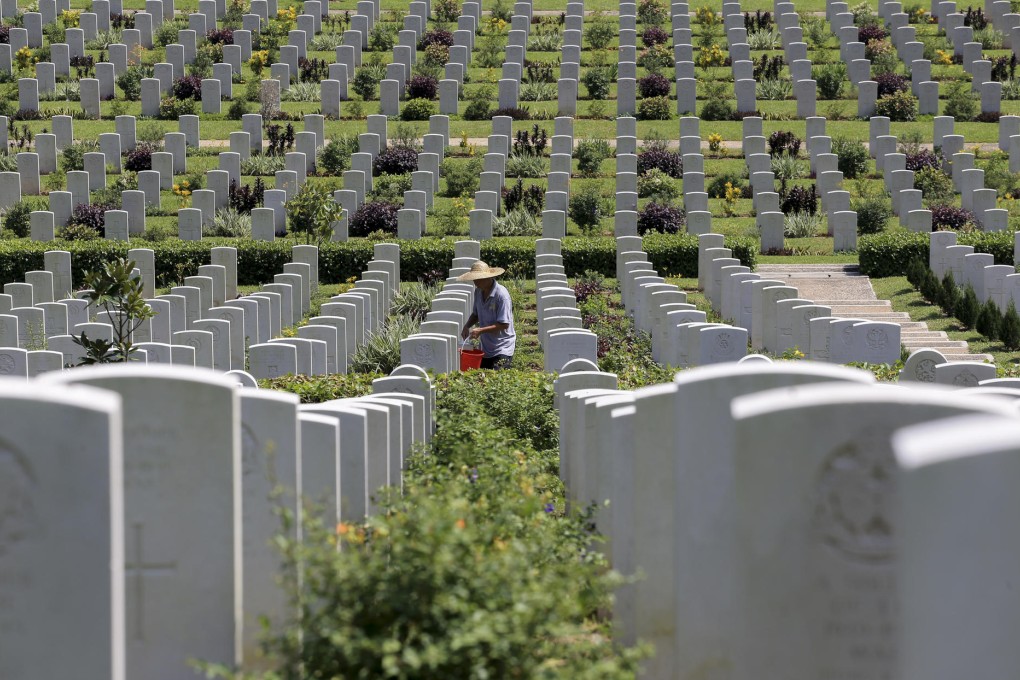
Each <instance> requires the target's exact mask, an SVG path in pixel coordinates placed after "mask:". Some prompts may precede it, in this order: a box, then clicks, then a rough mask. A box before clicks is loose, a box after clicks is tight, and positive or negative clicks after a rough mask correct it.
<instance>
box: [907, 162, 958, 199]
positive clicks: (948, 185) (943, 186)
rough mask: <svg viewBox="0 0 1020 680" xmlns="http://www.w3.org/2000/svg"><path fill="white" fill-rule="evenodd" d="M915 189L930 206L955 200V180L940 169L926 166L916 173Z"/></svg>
mask: <svg viewBox="0 0 1020 680" xmlns="http://www.w3.org/2000/svg"><path fill="white" fill-rule="evenodd" d="M914 188H915V189H920V190H921V195H922V196H923V197H924V200H925V201H926V202H928V203H929V204H941V203H948V202H949V201H951V200H952V199H953V194H954V189H953V180H952V178H951V177H950V176H949V175H947V174H946V173H944V172H942V170H940V169H939V168H933V167H931V166H925V167H923V168H921V169H920V170H918V171H917V172H915V173H914Z"/></svg>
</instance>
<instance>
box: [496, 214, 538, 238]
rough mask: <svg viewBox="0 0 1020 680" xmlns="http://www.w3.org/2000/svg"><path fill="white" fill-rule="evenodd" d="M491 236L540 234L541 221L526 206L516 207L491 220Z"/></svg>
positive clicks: (532, 235) (533, 235)
mask: <svg viewBox="0 0 1020 680" xmlns="http://www.w3.org/2000/svg"><path fill="white" fill-rule="evenodd" d="M492 235H493V236H501V237H506V236H531V237H535V236H541V235H542V223H541V222H540V221H539V217H538V216H537V215H535V214H534V213H532V212H530V211H528V210H527V209H526V208H516V209H514V210H511V211H509V212H508V213H506V214H505V215H498V216H496V217H494V218H493V220H492Z"/></svg>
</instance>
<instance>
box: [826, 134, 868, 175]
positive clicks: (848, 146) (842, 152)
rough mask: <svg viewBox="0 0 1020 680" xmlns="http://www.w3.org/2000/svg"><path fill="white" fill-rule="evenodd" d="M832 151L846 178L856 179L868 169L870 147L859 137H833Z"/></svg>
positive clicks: (838, 166)
mask: <svg viewBox="0 0 1020 680" xmlns="http://www.w3.org/2000/svg"><path fill="white" fill-rule="evenodd" d="M832 153H834V154H836V157H837V158H836V167H837V168H839V171H840V172H842V173H843V177H844V179H855V178H857V177H860V176H862V175H864V174H865V173H866V172H867V171H868V149H867V148H866V147H865V146H864V143H863V142H861V141H860V140H859V139H851V138H849V137H833V139H832Z"/></svg>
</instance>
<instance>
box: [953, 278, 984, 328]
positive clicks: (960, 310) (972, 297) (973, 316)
mask: <svg viewBox="0 0 1020 680" xmlns="http://www.w3.org/2000/svg"><path fill="white" fill-rule="evenodd" d="M955 311H956V318H957V319H959V320H960V323H962V324H963V327H964V328H973V327H974V324H976V323H977V320H978V315H979V314H980V313H981V303H980V302H978V298H977V293H975V292H974V288H973V287H972V286H970V285H968V286H967V290H966V292H964V294H963V299H962V300H961V301H960V304H959V305H957V309H956V310H955Z"/></svg>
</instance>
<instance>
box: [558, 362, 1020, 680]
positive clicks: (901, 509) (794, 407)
mask: <svg viewBox="0 0 1020 680" xmlns="http://www.w3.org/2000/svg"><path fill="white" fill-rule="evenodd" d="M597 375H599V374H592V375H589V376H584V375H583V374H581V373H576V374H571V375H568V376H563V377H561V378H560V379H559V381H558V382H559V383H561V384H560V385H557V393H558V395H559V396H558V401H559V407H560V419H561V430H560V454H561V475H562V476H563V479H564V482H565V483H566V486H567V489H568V498H569V502H570V503H571V504H572V505H573V507H574V508H578V509H580V508H584V507H587V506H588V505H589V504H594V507H595V521H596V524H597V527H598V530H599V532H600V533H601V534H603V535H604V536H605V537H606V544H605V545H604V546H602V547H603V549H604V550H605V552H606V553H607V555H608V557H609V559H610V562H611V564H612V566H613V567H614V568H615V569H616V570H618V571H620V572H621V573H623V574H625V575H628V576H630V575H637V576H638V578H637V579H636V580H635V581H634V582H633V583H631V584H629V585H626V586H624V587H622V588H620V589H619V591H618V592H617V596H616V602H617V605H616V609H615V611H614V623H615V625H616V626H617V629H618V632H619V633H620V635H621V636H622V641H623V642H626V643H632V642H634V641H636V640H644V641H647V642H651V643H653V644H654V645H655V649H656V654H655V656H654V657H653V658H652V659H651V660H650V661H649V662H648V663H647V666H646V670H645V673H644V675H643V677H647V678H656V679H660V678H671V679H673V678H676V679H679V678H683V679H691V678H695V677H703V673H705V672H706V669H715V671H717V672H719V673H721V674H723V675H725V677H731V678H735V679H736V678H739V679H748V680H750V679H752V678H762V677H768V678H791V679H797V680H816V679H817V678H825V677H858V678H900V679H902V680H912V679H914V678H925V680H942V679H945V680H950V679H952V680H956V679H958V678H960V677H966V676H969V675H974V674H975V673H976V674H977V675H979V676H981V677H988V678H993V677H994V678H1007V677H1018V676H1020V657H1018V656H1017V654H1016V652H1015V642H1014V641H1015V639H1016V637H1017V635H1018V634H1020V594H1018V592H1017V590H1016V588H1015V587H1014V581H1015V573H1016V554H1017V552H1018V551H1020V541H1017V540H1015V539H1014V538H1012V537H1011V536H1012V535H1011V533H1010V532H1009V531H1008V530H1004V527H1003V522H1004V521H1006V522H1008V521H1009V520H1007V519H1005V518H1009V517H1012V516H1013V515H1014V514H1015V513H1016V512H1017V511H1018V510H1020V507H1018V501H1017V500H1016V494H1015V493H1014V492H1013V487H1015V486H1016V484H1017V482H1018V479H1020V462H1018V461H1020V455H1018V454H1020V445H1018V442H1020V425H1018V424H1017V419H1016V418H1017V409H1018V405H1020V391H1018V390H1017V389H1016V388H1015V387H1014V388H1013V389H1002V388H987V387H979V388H976V389H972V390H963V391H961V390H955V391H954V390H949V389H948V388H940V387H938V386H932V385H925V384H923V383H918V382H912V383H904V385H903V386H893V385H877V384H875V381H874V378H873V376H872V375H871V374H870V373H868V372H865V371H861V370H856V369H850V368H846V367H840V366H832V365H827V364H823V363H819V362H777V363H772V362H768V361H755V362H746V361H745V362H741V363H730V364H725V365H717V366H707V367H700V368H694V369H691V370H687V371H684V372H681V373H679V374H678V375H677V377H676V379H675V381H674V382H672V383H669V384H663V385H654V386H651V387H647V388H643V389H639V390H636V391H621V390H617V389H615V376H610V375H609V374H601V380H602V384H601V385H598V384H595V383H594V381H592V377H593V376H597ZM586 383H587V384H586ZM908 385H909V386H908ZM582 387H588V389H580V388H582ZM606 501H608V503H607V502H606ZM961 584H965V585H961ZM720 677H722V676H720Z"/></svg>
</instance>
